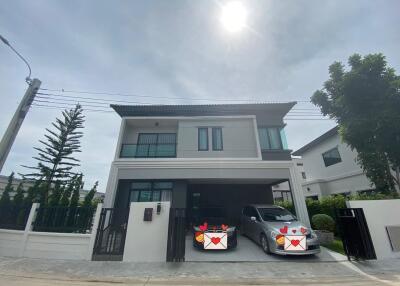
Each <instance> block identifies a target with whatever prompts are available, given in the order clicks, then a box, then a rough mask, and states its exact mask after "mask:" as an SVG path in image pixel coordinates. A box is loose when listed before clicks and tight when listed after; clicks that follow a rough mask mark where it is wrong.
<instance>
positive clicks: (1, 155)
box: [0, 35, 42, 172]
mask: <svg viewBox="0 0 400 286" xmlns="http://www.w3.org/2000/svg"><path fill="white" fill-rule="evenodd" d="M0 40H1V41H2V42H3V43H4V44H5V45H7V46H8V47H9V48H10V49H11V50H13V52H14V53H15V54H17V56H18V57H19V58H21V59H22V60H23V61H24V63H25V64H26V65H27V66H28V69H29V75H28V76H27V77H26V79H25V81H26V82H27V83H28V89H27V90H26V92H25V95H24V97H23V98H22V100H21V102H20V103H19V105H18V108H17V110H16V111H15V113H14V116H13V117H12V119H11V121H10V123H9V124H8V127H7V130H6V132H5V133H4V135H3V138H2V139H1V142H0V172H1V170H2V169H3V166H4V163H5V162H6V159H7V156H8V153H9V152H10V150H11V146H12V145H13V143H14V140H15V137H17V134H18V131H19V128H20V127H21V125H22V122H23V121H24V119H25V116H26V114H27V113H28V111H29V108H30V106H31V104H32V101H33V100H34V99H35V96H36V93H37V91H38V90H39V88H40V84H41V83H42V82H41V81H40V80H38V79H37V78H35V79H33V80H32V79H31V73H32V71H31V67H30V66H29V63H28V62H27V61H26V60H25V58H24V57H23V56H22V55H21V54H20V53H18V52H17V50H16V49H14V47H13V46H11V44H10V43H9V42H8V41H7V40H6V39H5V38H4V37H2V36H1V35H0Z"/></svg>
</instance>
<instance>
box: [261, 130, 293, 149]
mask: <svg viewBox="0 0 400 286" xmlns="http://www.w3.org/2000/svg"><path fill="white" fill-rule="evenodd" d="M281 130H282V129H281V128H279V127H259V128H258V137H259V139H260V146H261V150H281V149H284V148H285V149H286V146H284V145H283V143H284V142H283V141H282V137H281ZM285 142H286V141H285ZM285 144H286V143H285Z"/></svg>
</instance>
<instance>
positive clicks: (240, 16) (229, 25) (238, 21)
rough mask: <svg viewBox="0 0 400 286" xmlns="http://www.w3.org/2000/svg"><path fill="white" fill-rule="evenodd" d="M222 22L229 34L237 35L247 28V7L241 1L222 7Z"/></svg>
mask: <svg viewBox="0 0 400 286" xmlns="http://www.w3.org/2000/svg"><path fill="white" fill-rule="evenodd" d="M220 20H221V23H222V25H223V26H224V28H225V29H226V30H227V31H228V32H231V33H237V32H239V31H241V30H242V29H243V28H244V27H245V26H246V23H247V10H246V7H244V5H243V4H242V3H241V2H240V1H232V2H228V3H227V4H225V5H224V6H223V7H222V13H221V18H220Z"/></svg>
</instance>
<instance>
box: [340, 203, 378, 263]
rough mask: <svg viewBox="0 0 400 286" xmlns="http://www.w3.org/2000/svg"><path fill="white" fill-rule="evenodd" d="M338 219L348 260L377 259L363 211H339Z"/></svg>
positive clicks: (348, 209) (359, 209)
mask: <svg viewBox="0 0 400 286" xmlns="http://www.w3.org/2000/svg"><path fill="white" fill-rule="evenodd" d="M336 218H337V223H338V226H339V231H340V233H341V235H342V241H343V247H344V250H345V252H346V255H347V259H348V260H350V259H351V258H354V259H366V260H367V259H376V254H375V249H374V245H373V243H372V239H371V235H370V233H369V229H368V225H367V221H366V220H365V215H364V211H363V209H362V208H346V209H337V210H336Z"/></svg>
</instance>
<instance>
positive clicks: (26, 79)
mask: <svg viewBox="0 0 400 286" xmlns="http://www.w3.org/2000/svg"><path fill="white" fill-rule="evenodd" d="M0 40H1V41H2V42H3V43H4V44H5V45H7V46H9V48H10V49H11V50H13V52H14V53H16V54H17V56H18V57H19V58H20V59H21V60H23V61H24V63H25V64H26V66H27V67H28V69H29V74H28V76H27V77H26V78H25V81H26V82H27V83H28V84H30V83H31V81H32V80H31V74H32V69H31V66H30V65H29V63H28V61H27V60H25V58H24V57H23V56H22V55H21V54H20V53H18V51H17V50H16V49H15V48H14V47H13V46H11V45H10V43H9V42H8V41H7V39H6V38H4V37H3V36H2V35H0Z"/></svg>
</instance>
